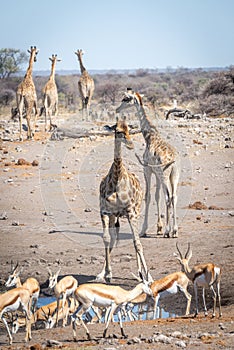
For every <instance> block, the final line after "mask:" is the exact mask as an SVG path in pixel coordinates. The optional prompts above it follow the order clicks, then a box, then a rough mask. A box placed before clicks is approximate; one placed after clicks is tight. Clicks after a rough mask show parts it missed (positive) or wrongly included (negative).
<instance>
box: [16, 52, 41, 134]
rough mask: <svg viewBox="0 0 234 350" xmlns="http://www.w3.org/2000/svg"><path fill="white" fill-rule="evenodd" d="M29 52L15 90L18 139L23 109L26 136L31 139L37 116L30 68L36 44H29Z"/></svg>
mask: <svg viewBox="0 0 234 350" xmlns="http://www.w3.org/2000/svg"><path fill="white" fill-rule="evenodd" d="M28 52H29V53H30V58H29V66H28V69H27V71H26V74H25V76H24V79H23V81H22V83H20V85H19V86H18V88H17V92H16V102H17V108H18V111H19V122H20V141H22V119H23V113H24V109H25V112H26V119H27V125H28V130H27V138H28V139H32V138H33V134H34V129H35V123H36V116H37V94H36V89H35V85H34V83H33V78H32V69H33V62H36V60H37V54H38V50H37V48H36V46H31V49H30V50H28ZM33 109H34V111H35V120H34V125H33V128H32V127H31V115H32V111H33Z"/></svg>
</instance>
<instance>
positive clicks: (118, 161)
mask: <svg viewBox="0 0 234 350" xmlns="http://www.w3.org/2000/svg"><path fill="white" fill-rule="evenodd" d="M122 169H123V161H122V151H121V141H120V140H118V139H115V149H114V172H115V174H116V175H119V174H120V173H121V171H122Z"/></svg>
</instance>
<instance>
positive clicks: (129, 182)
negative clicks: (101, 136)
mask: <svg viewBox="0 0 234 350" xmlns="http://www.w3.org/2000/svg"><path fill="white" fill-rule="evenodd" d="M116 120H117V122H116V124H115V125H114V126H112V127H110V128H109V130H114V131H115V147H114V162H113V163H112V165H111V168H110V170H109V172H108V174H107V175H106V176H105V177H104V179H103V180H102V182H101V184H100V215H101V220H102V226H103V241H104V245H105V263H104V267H103V270H102V271H101V273H100V274H99V275H98V276H97V280H103V279H105V280H107V281H110V280H111V278H112V272H111V266H110V253H111V251H112V249H113V247H114V244H115V241H116V237H118V236H117V235H118V230H119V217H121V216H125V217H127V219H128V222H129V225H130V228H131V232H132V234H133V243H134V247H135V251H136V257H137V264H138V270H139V271H141V270H142V268H141V267H143V269H144V272H145V274H147V266H146V262H145V258H144V254H143V248H142V245H141V242H140V238H139V233H138V218H139V216H140V209H141V203H142V198H143V192H142V189H141V186H140V182H139V180H138V178H137V177H136V175H135V174H133V173H130V172H128V171H127V169H126V168H125V166H124V164H123V160H122V156H121V143H122V142H123V143H124V144H125V145H126V146H127V148H129V149H133V143H132V141H131V138H130V135H129V131H128V125H127V123H126V118H124V119H123V120H119V119H118V118H117V119H116ZM116 218H117V223H115V219H116Z"/></svg>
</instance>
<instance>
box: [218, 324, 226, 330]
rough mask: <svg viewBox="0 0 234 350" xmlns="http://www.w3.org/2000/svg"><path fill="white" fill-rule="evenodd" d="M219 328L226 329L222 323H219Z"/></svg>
mask: <svg viewBox="0 0 234 350" xmlns="http://www.w3.org/2000/svg"><path fill="white" fill-rule="evenodd" d="M219 328H220V329H222V330H224V329H227V327H225V326H224V324H223V323H219Z"/></svg>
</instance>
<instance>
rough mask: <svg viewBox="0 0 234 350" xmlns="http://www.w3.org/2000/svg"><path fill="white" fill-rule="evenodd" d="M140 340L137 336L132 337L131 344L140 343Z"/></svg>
mask: <svg viewBox="0 0 234 350" xmlns="http://www.w3.org/2000/svg"><path fill="white" fill-rule="evenodd" d="M141 342H142V341H141V339H140V338H138V337H134V338H132V343H133V344H140V343H141Z"/></svg>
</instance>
